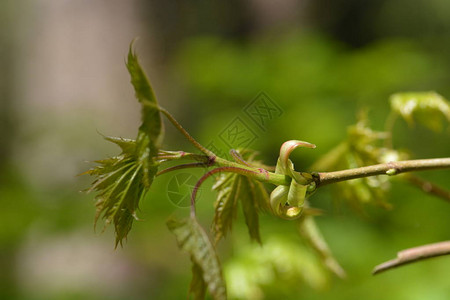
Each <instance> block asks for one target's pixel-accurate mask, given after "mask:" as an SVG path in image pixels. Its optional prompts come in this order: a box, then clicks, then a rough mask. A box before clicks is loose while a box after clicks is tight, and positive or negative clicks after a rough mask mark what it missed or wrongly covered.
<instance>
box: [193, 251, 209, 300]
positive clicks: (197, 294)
mask: <svg viewBox="0 0 450 300" xmlns="http://www.w3.org/2000/svg"><path fill="white" fill-rule="evenodd" d="M191 261H192V279H191V285H190V286H189V293H192V294H193V295H194V299H195V300H202V299H205V295H206V282H205V280H203V270H202V267H200V265H199V264H198V263H196V262H195V260H194V259H193V257H192V256H191Z"/></svg>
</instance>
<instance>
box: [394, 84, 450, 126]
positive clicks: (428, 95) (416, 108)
mask: <svg viewBox="0 0 450 300" xmlns="http://www.w3.org/2000/svg"><path fill="white" fill-rule="evenodd" d="M390 101H391V109H392V110H393V111H394V112H396V113H398V114H399V115H400V116H402V117H403V119H405V120H406V121H407V122H408V123H409V124H413V123H414V119H415V120H417V121H418V122H420V123H422V124H423V125H424V126H426V127H428V128H429V129H431V130H434V131H440V130H442V121H443V120H446V121H447V122H450V103H449V102H448V100H446V99H445V98H444V97H442V96H441V95H439V94H437V93H435V92H422V93H400V94H394V95H392V96H391V98H390Z"/></svg>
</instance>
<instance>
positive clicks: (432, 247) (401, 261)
mask: <svg viewBox="0 0 450 300" xmlns="http://www.w3.org/2000/svg"><path fill="white" fill-rule="evenodd" d="M448 254H450V241H445V242H440V243H435V244H428V245H423V246H419V247H415V248H410V249H406V250H403V251H400V252H398V253H397V258H396V259H393V260H389V261H387V262H384V263H382V264H380V265H378V266H376V267H375V268H374V269H373V271H372V274H373V275H375V274H378V273H381V272H384V271H387V270H390V269H392V268H396V267H399V266H402V265H406V264H409V263H413V262H416V261H420V260H424V259H428V258H432V257H436V256H442V255H448Z"/></svg>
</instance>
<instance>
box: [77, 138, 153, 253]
mask: <svg viewBox="0 0 450 300" xmlns="http://www.w3.org/2000/svg"><path fill="white" fill-rule="evenodd" d="M105 139H107V140H108V141H111V142H113V143H115V144H117V145H119V146H120V147H121V148H122V153H121V154H120V155H118V156H116V157H112V158H108V159H104V160H99V161H97V163H98V164H99V165H98V166H96V167H95V168H93V169H91V170H89V171H87V172H85V174H89V175H93V176H96V179H95V181H94V182H93V183H92V187H91V188H90V189H89V191H96V192H98V193H97V195H96V197H95V199H96V208H97V212H96V214H95V224H96V223H97V221H98V219H99V218H100V217H102V218H103V219H105V221H106V222H105V225H107V224H110V223H113V224H114V229H115V232H116V247H117V245H118V244H119V243H120V244H121V245H122V240H123V239H124V238H126V237H127V235H128V232H129V231H130V230H131V227H132V225H133V220H134V219H137V217H136V212H137V210H138V208H139V201H140V200H141V199H142V198H143V197H144V194H145V191H146V189H145V187H144V185H143V176H144V175H143V171H142V166H141V165H139V163H138V162H137V160H136V155H135V153H136V152H135V151H134V150H135V148H136V142H135V141H134V140H125V139H121V138H111V137H105Z"/></svg>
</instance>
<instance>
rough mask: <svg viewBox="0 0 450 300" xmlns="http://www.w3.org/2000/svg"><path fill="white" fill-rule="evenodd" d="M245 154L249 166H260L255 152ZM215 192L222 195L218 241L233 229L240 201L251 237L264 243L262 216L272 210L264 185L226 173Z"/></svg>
mask: <svg viewBox="0 0 450 300" xmlns="http://www.w3.org/2000/svg"><path fill="white" fill-rule="evenodd" d="M244 154H245V158H246V159H248V163H249V164H252V165H254V166H255V167H259V166H260V163H259V161H254V160H253V159H252V157H253V155H254V153H252V152H250V151H247V152H245V153H244ZM213 190H215V191H217V192H218V193H217V200H216V202H215V205H214V206H215V215H214V220H213V225H212V227H213V232H214V237H215V242H216V243H217V242H218V241H219V240H220V239H221V238H222V237H225V236H226V235H227V233H228V232H229V231H230V230H231V228H232V223H233V221H234V219H235V218H236V215H237V206H238V202H239V201H240V202H241V206H242V210H243V212H244V217H245V222H246V224H247V227H248V231H249V234H250V238H251V239H252V240H255V241H257V242H258V243H261V237H260V234H259V218H258V214H259V212H268V211H271V207H270V202H269V196H268V193H267V191H266V188H265V187H264V185H263V183H261V182H260V181H257V180H254V179H251V178H249V177H247V176H243V175H238V174H236V173H223V174H221V175H220V176H219V177H218V179H217V182H216V183H215V184H214V186H213Z"/></svg>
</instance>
